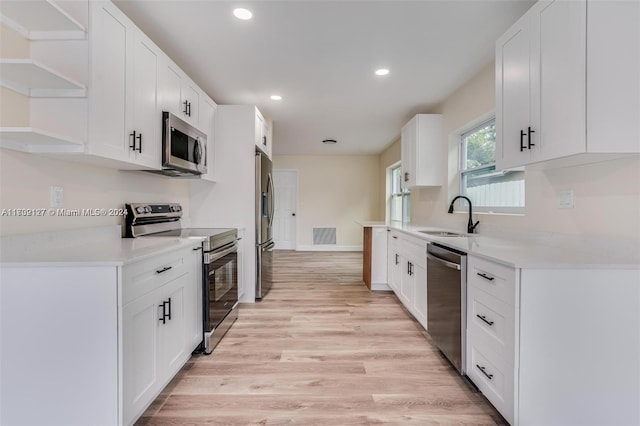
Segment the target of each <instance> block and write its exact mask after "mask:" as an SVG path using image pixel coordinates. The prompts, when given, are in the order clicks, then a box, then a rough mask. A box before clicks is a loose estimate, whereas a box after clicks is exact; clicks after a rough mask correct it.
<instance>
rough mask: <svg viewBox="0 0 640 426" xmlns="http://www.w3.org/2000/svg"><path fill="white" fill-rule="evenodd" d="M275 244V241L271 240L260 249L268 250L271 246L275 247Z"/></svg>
mask: <svg viewBox="0 0 640 426" xmlns="http://www.w3.org/2000/svg"><path fill="white" fill-rule="evenodd" d="M275 245H276V243H274V242H273V241H271V242H269V243H267V244H266V245H265V246H264V247H263V248H262V251H269V250H271V249H272V248H274V247H275Z"/></svg>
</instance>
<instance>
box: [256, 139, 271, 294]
mask: <svg viewBox="0 0 640 426" xmlns="http://www.w3.org/2000/svg"><path fill="white" fill-rule="evenodd" d="M274 213H275V200H274V190H273V175H272V174H271V160H269V159H268V158H267V156H266V155H264V154H263V153H262V152H260V151H257V152H256V300H262V298H263V297H264V296H266V295H267V293H268V292H269V290H270V289H271V284H272V280H273V273H272V265H273V262H272V259H273V246H274V245H275V244H274V242H273V231H272V226H273V214H274Z"/></svg>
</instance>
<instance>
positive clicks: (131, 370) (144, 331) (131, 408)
mask: <svg viewBox="0 0 640 426" xmlns="http://www.w3.org/2000/svg"><path fill="white" fill-rule="evenodd" d="M158 308H159V307H158V303H157V297H156V293H155V292H151V293H148V294H147V295H146V296H142V297H139V298H138V299H136V300H134V301H133V302H130V303H128V304H127V305H125V306H124V308H123V310H122V333H123V338H122V344H123V349H122V357H123V366H122V368H123V370H122V377H123V379H124V381H123V393H124V394H123V401H124V407H123V415H124V423H125V424H131V423H132V422H133V420H135V418H137V416H138V415H139V414H140V413H141V412H142V411H143V410H144V409H145V408H146V406H147V405H148V403H149V401H150V400H151V399H152V398H154V397H155V395H156V393H157V391H158V388H159V386H160V385H161V384H160V378H159V376H158V374H159V373H158V351H157V347H158V324H159V321H158V318H160V317H159V313H160V312H159V310H158Z"/></svg>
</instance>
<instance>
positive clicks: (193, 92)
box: [159, 58, 207, 133]
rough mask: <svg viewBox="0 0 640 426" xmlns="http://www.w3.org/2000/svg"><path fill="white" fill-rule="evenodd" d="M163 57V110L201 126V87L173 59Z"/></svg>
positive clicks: (161, 67) (161, 87)
mask: <svg viewBox="0 0 640 426" xmlns="http://www.w3.org/2000/svg"><path fill="white" fill-rule="evenodd" d="M163 59H164V60H163V61H162V62H163V63H162V65H161V66H160V71H161V72H160V74H161V80H160V81H161V84H160V88H159V92H160V93H161V94H162V95H161V99H162V101H161V105H162V110H163V111H168V112H170V113H172V114H174V115H176V116H177V117H179V118H181V119H182V120H184V121H186V122H188V123H189V124H191V125H193V126H195V127H198V128H199V124H200V115H199V110H200V98H201V95H200V93H201V91H200V89H199V88H198V86H196V85H195V84H194V83H193V82H192V81H191V80H190V79H189V77H187V75H186V74H185V73H184V72H183V71H182V70H181V69H180V68H179V67H178V66H177V65H176V64H174V63H173V61H171V59H169V58H163ZM205 133H207V132H205Z"/></svg>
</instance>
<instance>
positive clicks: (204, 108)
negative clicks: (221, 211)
mask: <svg viewBox="0 0 640 426" xmlns="http://www.w3.org/2000/svg"><path fill="white" fill-rule="evenodd" d="M217 107H218V106H217V105H216V103H215V102H213V101H212V100H211V99H209V97H208V96H202V97H200V130H202V131H203V132H204V133H206V135H207V152H206V153H205V158H206V162H207V163H206V164H207V173H205V174H203V175H202V176H201V178H202V180H208V181H210V182H215V180H216V174H215V166H216V164H215V163H216V162H215V157H216V141H215V134H214V131H215V114H216V108H217Z"/></svg>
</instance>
